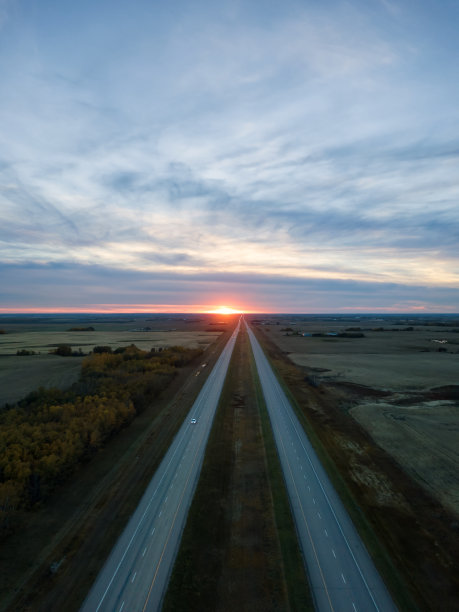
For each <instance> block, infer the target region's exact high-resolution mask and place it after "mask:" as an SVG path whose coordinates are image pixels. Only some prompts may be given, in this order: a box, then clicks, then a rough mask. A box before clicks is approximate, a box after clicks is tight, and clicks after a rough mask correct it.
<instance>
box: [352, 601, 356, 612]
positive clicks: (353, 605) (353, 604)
mask: <svg viewBox="0 0 459 612" xmlns="http://www.w3.org/2000/svg"><path fill="white" fill-rule="evenodd" d="M352 607H353V608H354V610H355V612H357V608H356V607H355V603H354V602H352Z"/></svg>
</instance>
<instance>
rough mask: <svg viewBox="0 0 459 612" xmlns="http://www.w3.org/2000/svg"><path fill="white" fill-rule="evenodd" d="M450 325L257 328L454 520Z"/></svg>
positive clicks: (458, 414) (456, 342)
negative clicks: (331, 391) (335, 397)
mask: <svg viewBox="0 0 459 612" xmlns="http://www.w3.org/2000/svg"><path fill="white" fill-rule="evenodd" d="M449 321H450V320H449V319H447V318H446V319H440V320H439V321H438V325H436V324H435V323H436V321H435V320H433V319H430V320H428V321H427V322H426V321H424V320H423V319H422V318H416V319H410V320H405V321H402V322H398V321H396V320H395V319H394V318H392V317H389V318H387V319H382V318H377V319H376V318H370V317H366V318H363V317H362V318H361V319H360V320H356V319H355V318H354V319H349V318H347V319H345V318H344V317H343V318H336V319H335V318H325V317H323V318H319V317H317V318H316V317H314V318H307V317H299V316H298V317H287V316H284V317H279V318H270V319H266V320H264V321H263V323H264V324H263V325H262V326H260V328H261V329H263V330H264V331H265V332H266V335H267V336H268V337H270V338H271V340H272V341H274V342H275V344H276V345H277V346H278V347H279V348H280V349H281V350H282V351H283V352H284V353H287V354H288V357H289V358H290V359H291V360H292V361H293V362H294V363H295V364H297V365H299V366H301V367H302V369H303V371H304V374H305V378H306V380H309V381H310V382H311V383H312V384H313V385H314V386H317V387H320V386H321V385H330V386H332V387H334V388H338V389H339V390H340V392H341V393H342V394H343V402H342V406H343V408H344V409H346V410H349V413H350V414H351V415H352V417H353V418H354V419H356V420H357V421H358V422H359V423H360V424H361V425H362V426H363V427H364V428H365V429H366V430H367V431H368V432H369V433H370V434H371V436H372V438H373V439H374V440H375V442H376V443H377V444H378V445H380V446H381V447H382V448H384V449H385V450H386V451H387V452H388V453H389V454H391V455H392V457H394V458H395V459H396V460H397V462H398V463H399V464H400V465H401V466H402V467H403V469H404V470H405V471H406V472H407V473H408V474H409V475H410V476H412V477H413V478H414V479H415V480H416V481H417V482H418V483H419V484H421V485H422V486H423V487H424V488H426V489H427V490H428V491H429V492H430V493H431V494H433V495H434V496H435V497H436V498H437V499H438V500H439V501H440V502H441V503H442V504H444V505H445V506H446V507H448V509H450V510H452V511H454V512H455V513H456V514H459V481H458V479H457V474H458V473H459V452H458V448H457V439H458V432H459V333H457V332H458V329H459V328H458V326H457V321H456V322H455V321H454V320H451V325H449V324H448V323H449ZM303 333H305V334H321V335H307V336H303V335H302V334H303ZM343 333H344V334H348V336H349V335H350V334H363V337H346V336H341V335H340V334H343ZM327 334H337V335H327Z"/></svg>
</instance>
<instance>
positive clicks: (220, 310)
mask: <svg viewBox="0 0 459 612" xmlns="http://www.w3.org/2000/svg"><path fill="white" fill-rule="evenodd" d="M208 312H209V314H221V315H231V314H242V313H243V311H242V310H236V309H235V308H229V307H228V306H219V307H218V308H215V310H209V311H208Z"/></svg>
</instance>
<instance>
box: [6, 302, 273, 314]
mask: <svg viewBox="0 0 459 612" xmlns="http://www.w3.org/2000/svg"><path fill="white" fill-rule="evenodd" d="M258 312H268V311H266V310H262V309H258V310H257V309H252V308H250V309H245V310H239V309H236V308H231V307H228V306H218V307H215V306H212V305H209V304H88V305H86V306H81V307H75V306H54V307H52V306H35V307H34V306H18V307H14V306H10V307H0V314H9V315H14V314H155V313H157V314H174V313H175V314H220V315H231V314H243V313H258Z"/></svg>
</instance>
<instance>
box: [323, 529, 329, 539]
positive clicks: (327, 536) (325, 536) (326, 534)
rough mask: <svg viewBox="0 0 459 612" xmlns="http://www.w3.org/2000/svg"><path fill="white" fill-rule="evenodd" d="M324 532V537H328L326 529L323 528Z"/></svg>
mask: <svg viewBox="0 0 459 612" xmlns="http://www.w3.org/2000/svg"><path fill="white" fill-rule="evenodd" d="M324 533H325V537H327V538H328V531H327V530H326V529H324Z"/></svg>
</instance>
